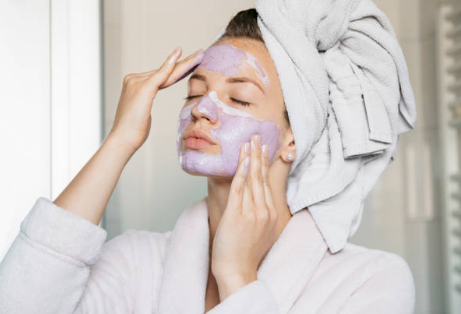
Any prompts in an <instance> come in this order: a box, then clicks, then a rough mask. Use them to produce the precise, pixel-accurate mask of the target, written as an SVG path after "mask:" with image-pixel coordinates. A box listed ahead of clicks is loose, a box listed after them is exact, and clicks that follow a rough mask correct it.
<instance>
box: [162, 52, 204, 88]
mask: <svg viewBox="0 0 461 314" xmlns="http://www.w3.org/2000/svg"><path fill="white" fill-rule="evenodd" d="M204 57H205V52H204V51H203V49H200V50H198V51H196V52H195V53H194V54H192V55H190V56H188V57H187V58H186V59H184V60H181V61H180V62H178V63H177V64H176V67H175V69H174V71H173V73H172V74H171V75H170V77H169V78H168V79H167V80H166V82H165V83H163V85H162V86H160V88H166V87H168V86H171V85H173V84H175V83H177V82H179V81H181V80H182V79H183V78H185V77H186V76H188V75H189V74H191V73H192V72H193V71H194V70H195V69H196V68H197V67H198V66H199V65H200V63H201V62H202V61H203V59H204Z"/></svg>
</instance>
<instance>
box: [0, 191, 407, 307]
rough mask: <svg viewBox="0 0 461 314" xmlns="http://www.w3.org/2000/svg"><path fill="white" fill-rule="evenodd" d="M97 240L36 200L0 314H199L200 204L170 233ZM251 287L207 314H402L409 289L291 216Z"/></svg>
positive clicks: (391, 272) (397, 276)
mask: <svg viewBox="0 0 461 314" xmlns="http://www.w3.org/2000/svg"><path fill="white" fill-rule="evenodd" d="M106 237H107V232H106V231H105V230H104V229H103V228H101V227H99V226H97V225H95V224H93V223H91V222H89V221H87V220H85V219H84V218H82V217H80V216H78V215H76V214H74V213H72V212H69V211H67V210H64V209H62V208H61V207H59V206H57V205H55V204H53V203H52V202H51V201H50V200H49V199H47V198H44V197H40V198H38V199H37V201H36V202H35V204H34V206H33V207H32V209H31V210H30V212H29V213H28V215H27V216H26V217H25V218H24V220H23V221H22V223H21V226H20V232H19V234H18V235H17V237H16V238H15V240H14V242H13V243H12V245H11V247H10V248H9V250H8V252H7V254H6V255H5V257H4V259H3V260H2V262H1V264H0V313H1V314H51V313H53V314H71V313H78V314H84V313H85V314H90V313H91V314H106V313H107V314H131V313H133V314H152V313H155V314H157V313H158V314H167V313H171V314H180V313H187V314H199V313H204V312H205V290H206V284H207V278H208V269H209V256H208V254H209V251H208V245H209V225H208V210H207V204H206V198H203V199H201V200H199V201H196V202H195V203H193V204H191V205H190V206H188V207H187V208H186V209H185V210H184V211H183V212H182V213H181V215H180V217H179V219H178V220H177V222H176V224H175V227H174V229H173V230H171V231H168V232H165V233H160V232H151V231H146V230H134V229H130V230H128V231H125V232H124V233H123V234H121V235H119V236H117V237H114V238H113V239H111V240H109V241H107V242H106ZM257 278H258V279H257V280H255V281H253V282H251V283H249V284H247V285H245V286H244V287H242V288H240V289H239V290H237V291H235V292H234V293H233V294H231V295H229V296H228V297H227V298H226V299H225V300H224V301H222V302H221V303H220V304H219V305H217V306H216V307H214V308H213V309H211V310H210V311H208V312H207V313H209V314H236V313H242V314H286V313H290V314H313V313H316V314H320V313H321V314H333V313H341V314H370V313H373V314H410V313H413V310H414V302H415V286H414V280H413V275H412V272H411V270H410V268H409V266H408V264H407V262H406V261H405V260H404V259H403V258H402V257H400V256H399V255H397V254H394V253H390V252H385V251H381V250H374V249H368V248H365V247H362V246H358V245H355V244H351V243H348V244H347V245H346V246H345V247H344V248H343V249H342V250H341V251H339V252H337V253H335V254H331V253H329V251H328V250H327V245H326V243H325V241H324V239H323V238H322V236H321V233H320V232H319V230H318V229H317V227H316V225H315V222H314V220H313V219H312V216H311V214H310V213H309V211H308V210H307V209H306V210H301V211H299V212H296V213H295V214H294V215H293V217H292V218H291V219H290V220H289V222H288V224H287V225H286V227H285V229H284V230H283V232H282V234H281V235H280V237H279V238H278V239H277V241H276V243H275V244H274V245H273V246H272V247H271V249H270V251H269V253H268V254H267V255H266V257H265V259H264V260H263V262H262V264H261V265H260V267H259V269H258V271H257Z"/></svg>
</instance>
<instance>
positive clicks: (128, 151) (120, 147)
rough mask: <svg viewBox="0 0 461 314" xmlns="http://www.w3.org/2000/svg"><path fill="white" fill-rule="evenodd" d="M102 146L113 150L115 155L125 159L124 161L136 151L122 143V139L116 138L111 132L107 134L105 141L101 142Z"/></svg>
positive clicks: (124, 142) (127, 144)
mask: <svg viewBox="0 0 461 314" xmlns="http://www.w3.org/2000/svg"><path fill="white" fill-rule="evenodd" d="M103 145H104V146H108V147H110V149H111V150H114V151H115V152H116V154H118V155H119V156H121V157H122V158H125V159H126V161H127V162H128V160H129V159H130V158H131V156H133V154H134V153H135V152H136V151H137V148H135V147H133V146H132V145H130V144H129V143H127V142H126V141H124V140H123V139H122V138H120V137H119V136H117V135H116V134H115V133H113V132H112V131H111V132H109V134H108V135H107V137H106V139H105V140H104V142H103Z"/></svg>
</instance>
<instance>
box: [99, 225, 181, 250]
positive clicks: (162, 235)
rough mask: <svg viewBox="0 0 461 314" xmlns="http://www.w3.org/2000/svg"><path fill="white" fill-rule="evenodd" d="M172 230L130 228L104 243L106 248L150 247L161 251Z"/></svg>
mask: <svg viewBox="0 0 461 314" xmlns="http://www.w3.org/2000/svg"><path fill="white" fill-rule="evenodd" d="M171 233H172V230H169V231H166V232H158V231H150V230H143V229H133V228H130V229H128V230H126V231H124V232H122V233H121V234H119V235H117V236H115V237H113V238H112V239H110V240H109V241H107V242H106V243H105V245H104V246H105V247H106V248H109V247H110V248H112V247H117V248H119V249H128V248H129V249H134V250H137V249H146V248H147V249H150V250H156V251H158V250H160V251H163V250H164V249H165V248H166V247H167V245H168V242H169V240H170V237H171Z"/></svg>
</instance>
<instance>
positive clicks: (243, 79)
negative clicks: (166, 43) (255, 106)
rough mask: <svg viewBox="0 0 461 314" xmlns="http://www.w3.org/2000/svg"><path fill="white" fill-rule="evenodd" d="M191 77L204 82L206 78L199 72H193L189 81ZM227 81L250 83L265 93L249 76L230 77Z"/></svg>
mask: <svg viewBox="0 0 461 314" xmlns="http://www.w3.org/2000/svg"><path fill="white" fill-rule="evenodd" d="M193 79H196V80H199V81H204V82H206V81H207V79H206V77H205V76H204V75H201V74H197V73H194V74H193V75H192V76H191V77H190V78H189V81H191V80H193ZM226 82H227V83H252V84H254V85H256V87H258V88H259V89H260V90H261V91H262V92H263V94H264V95H265V94H266V92H265V91H264V89H263V88H262V87H261V85H259V84H258V82H256V81H255V80H253V79H251V78H249V77H230V78H228V79H227V80H226Z"/></svg>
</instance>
